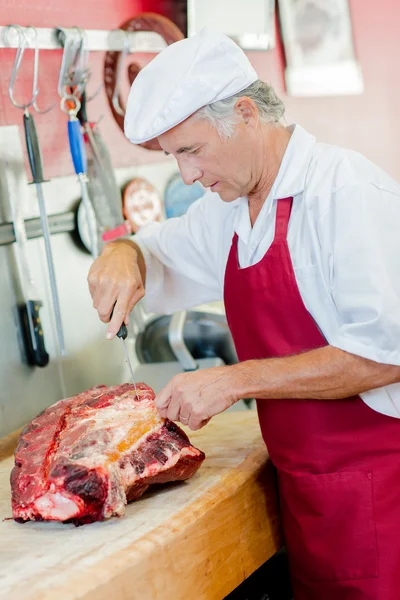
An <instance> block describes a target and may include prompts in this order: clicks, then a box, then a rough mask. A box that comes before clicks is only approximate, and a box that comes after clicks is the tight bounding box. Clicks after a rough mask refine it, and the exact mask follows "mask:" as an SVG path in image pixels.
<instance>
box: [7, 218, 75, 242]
mask: <svg viewBox="0 0 400 600" xmlns="http://www.w3.org/2000/svg"><path fill="white" fill-rule="evenodd" d="M48 221H49V227H50V233H52V234H53V233H67V232H72V231H74V230H75V229H76V215H75V212H73V211H69V212H64V213H59V214H55V215H49V216H48ZM25 228H26V237H27V238H28V240H31V239H34V238H38V237H41V236H42V235H43V232H42V227H41V224H40V218H39V217H35V218H32V219H26V220H25ZM13 242H15V233H14V227H13V224H12V223H11V222H6V223H0V246H8V245H9V244H12V243H13Z"/></svg>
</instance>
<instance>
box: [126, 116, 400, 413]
mask: <svg viewBox="0 0 400 600" xmlns="http://www.w3.org/2000/svg"><path fill="white" fill-rule="evenodd" d="M288 196H293V199H294V200H293V209H292V214H291V218H290V223H289V231H288V245H289V250H290V254H291V257H292V262H293V266H294V271H295V276H296V281H297V284H298V287H299V290H300V294H301V296H302V299H303V302H304V304H305V306H306V308H307V310H308V311H309V312H310V314H311V315H312V317H313V318H314V320H315V322H316V323H317V325H318V326H319V328H320V330H321V331H322V333H323V335H324V336H325V338H326V340H327V342H328V344H330V345H332V346H335V347H337V348H340V349H342V350H345V351H347V352H351V353H353V354H357V355H359V356H363V357H365V358H369V359H371V360H374V361H377V362H379V363H387V364H393V365H400V186H399V185H398V184H397V183H396V182H395V181H393V179H391V178H390V177H389V175H387V174H386V173H385V172H384V171H382V170H381V169H380V168H379V167H377V166H376V165H374V164H373V163H371V162H370V161H368V160H367V159H366V158H364V157H363V156H361V155H360V154H358V153H357V152H354V151H351V150H345V149H342V148H337V147H334V146H329V145H327V144H320V143H316V140H315V138H314V137H313V136H312V135H310V134H309V133H307V132H306V131H305V130H304V129H303V128H302V127H300V126H299V125H296V126H294V130H293V133H292V136H291V139H290V142H289V145H288V147H287V149H286V152H285V155H284V158H283V161H282V164H281V167H280V170H279V173H278V175H277V178H276V180H275V182H274V184H273V186H272V189H271V191H270V193H269V195H268V197H267V198H266V200H265V203H264V205H263V207H262V209H261V212H260V214H259V216H258V217H257V220H256V222H255V224H254V227H251V223H250V217H249V210H248V201H247V198H239V199H238V200H235V201H234V202H229V203H227V202H223V201H222V200H221V199H220V197H219V195H218V194H217V193H212V192H210V191H208V192H207V193H206V194H205V195H204V196H203V198H201V199H200V200H198V201H197V202H195V203H194V204H193V205H192V206H191V207H190V209H189V211H188V213H187V214H186V215H185V216H183V217H180V218H175V219H169V220H167V221H165V222H164V223H152V224H150V225H148V226H147V227H145V228H143V229H142V230H141V231H140V232H139V233H138V234H137V235H136V236H135V241H137V242H138V243H139V245H140V247H141V249H142V251H143V254H144V258H145V262H146V267H147V283H146V288H147V293H146V297H145V298H146V308H147V309H148V310H149V311H150V312H163V313H165V312H166V313H170V312H174V311H176V310H181V309H186V308H190V307H192V306H197V305H199V304H204V303H207V302H211V301H214V300H220V299H222V298H223V287H224V275H225V267H226V262H227V259H228V254H229V250H230V246H231V242H232V237H233V234H234V232H236V233H237V234H238V238H239V239H238V253H239V263H240V266H241V267H248V266H250V265H253V264H255V263H257V262H258V261H260V260H261V258H262V257H263V256H264V254H265V253H266V251H267V250H268V248H269V246H270V244H271V242H272V239H273V234H274V228H275V212H276V202H277V199H279V198H286V197H288ZM361 397H362V399H363V400H364V402H365V403H366V404H368V405H369V406H370V407H371V408H373V409H375V410H377V411H378V412H382V413H384V414H387V415H391V416H395V417H400V384H398V383H396V384H392V385H388V386H386V387H384V388H379V389H375V390H371V391H368V392H366V393H363V394H362V395H361Z"/></svg>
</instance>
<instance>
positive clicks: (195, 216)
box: [134, 194, 222, 313]
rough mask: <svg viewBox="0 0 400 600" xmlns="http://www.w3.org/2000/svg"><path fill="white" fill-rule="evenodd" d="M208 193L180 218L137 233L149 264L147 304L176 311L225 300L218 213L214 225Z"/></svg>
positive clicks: (149, 307)
mask: <svg viewBox="0 0 400 600" xmlns="http://www.w3.org/2000/svg"><path fill="white" fill-rule="evenodd" d="M207 204H208V202H207V194H206V195H205V196H203V198H200V199H199V200H197V201H196V202H195V203H194V204H192V205H191V206H190V208H189V210H188V212H187V213H186V214H185V215H183V216H182V217H178V218H172V219H168V220H167V221H165V222H163V223H151V224H149V225H148V226H146V227H144V228H143V229H141V230H140V231H139V232H138V233H137V234H136V235H135V237H134V241H135V242H136V243H137V244H138V246H139V247H140V249H141V250H142V252H143V256H144V260H145V263H146V294H145V298H144V301H145V307H146V310H147V311H148V312H156V313H172V312H174V311H177V310H184V309H187V308H190V307H193V306H197V305H199V304H205V303H208V302H213V301H215V300H220V299H221V298H222V286H221V282H220V281H219V278H218V269H217V266H216V260H217V257H216V254H217V252H218V242H217V240H216V239H215V231H216V229H217V223H216V222H215V220H216V219H218V211H216V214H215V215H214V220H213V222H211V223H210V220H209V217H208V213H209V210H208V206H207Z"/></svg>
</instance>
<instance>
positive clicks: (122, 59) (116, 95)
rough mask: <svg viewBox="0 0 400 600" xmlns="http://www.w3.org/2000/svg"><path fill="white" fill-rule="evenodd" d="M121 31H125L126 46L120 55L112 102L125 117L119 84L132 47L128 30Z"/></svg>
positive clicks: (116, 110)
mask: <svg viewBox="0 0 400 600" xmlns="http://www.w3.org/2000/svg"><path fill="white" fill-rule="evenodd" d="M120 31H121V32H123V35H124V46H123V49H122V52H121V54H120V57H119V62H118V69H117V76H116V78H115V86H114V92H113V95H112V98H111V102H112V105H113V107H114V110H115V112H116V113H118V114H119V115H121V117H123V116H124V115H125V111H124V109H123V108H122V107H121V105H120V103H119V86H120V83H121V76H122V68H123V66H124V63H125V59H126V57H127V55H128V54H129V52H130V49H131V47H130V41H129V36H128V34H127V32H126V31H124V30H123V29H120Z"/></svg>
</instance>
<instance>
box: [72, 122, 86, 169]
mask: <svg viewBox="0 0 400 600" xmlns="http://www.w3.org/2000/svg"><path fill="white" fill-rule="evenodd" d="M68 139H69V147H70V150H71V156H72V162H73V163H74V168H75V173H76V174H77V175H81V174H82V173H86V171H87V157H86V150H85V143H84V140H83V135H82V131H81V124H80V122H79V121H78V119H76V118H74V119H70V120H69V121H68Z"/></svg>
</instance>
